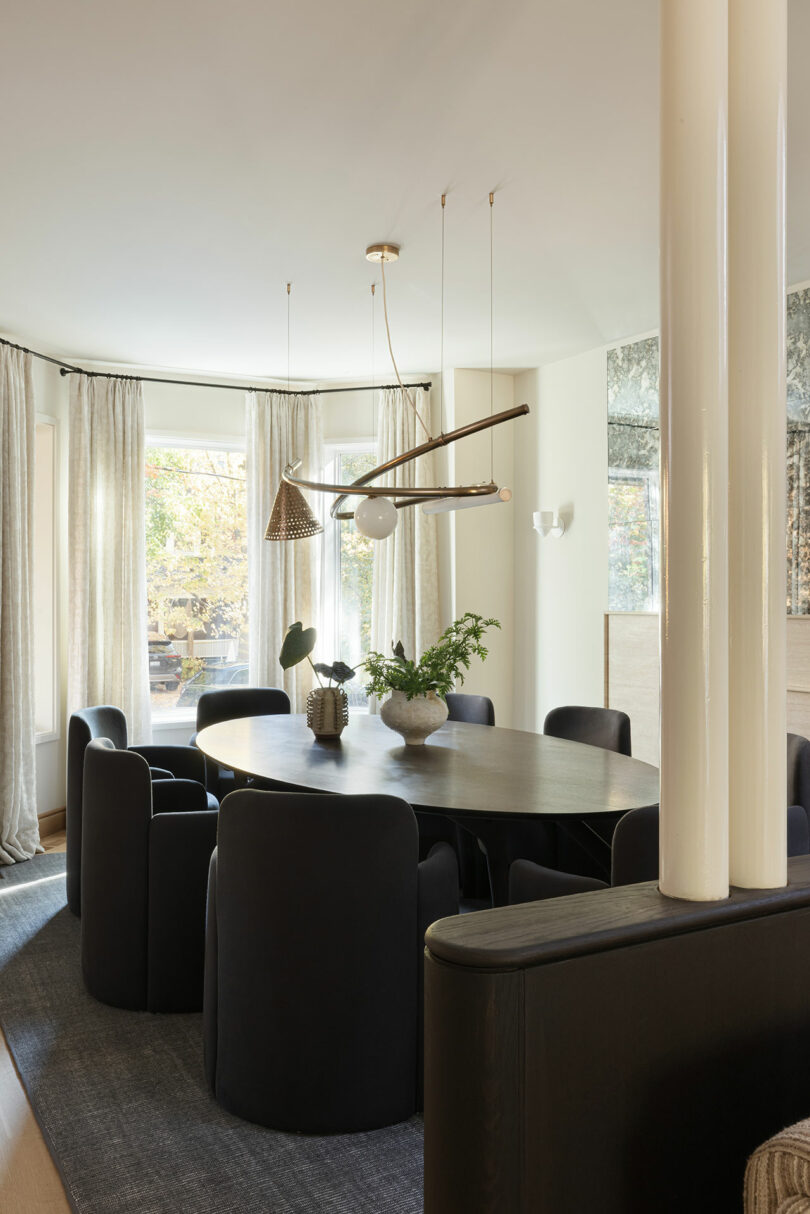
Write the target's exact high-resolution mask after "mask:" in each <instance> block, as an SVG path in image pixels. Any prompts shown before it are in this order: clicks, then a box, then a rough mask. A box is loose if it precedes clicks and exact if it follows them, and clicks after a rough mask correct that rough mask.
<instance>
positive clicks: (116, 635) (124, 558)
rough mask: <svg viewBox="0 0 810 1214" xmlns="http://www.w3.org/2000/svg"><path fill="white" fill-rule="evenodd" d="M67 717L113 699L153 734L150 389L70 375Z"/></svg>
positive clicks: (140, 734) (139, 738)
mask: <svg viewBox="0 0 810 1214" xmlns="http://www.w3.org/2000/svg"><path fill="white" fill-rule="evenodd" d="M68 459H69V474H68V476H69V493H68V545H69V552H70V582H69V587H70V592H69V616H68V692H67V711H68V715H69V714H70V713H71V712H73V711H75V709H77V708H86V707H88V706H90V705H93V704H114V705H115V706H116V707H117V708H120V709H121V710H122V712H123V713H124V715H125V716H126V718H127V730H128V735H129V739H130V742H132V743H134V744H143V743H145V742H149V741H151V733H152V731H151V723H150V715H149V667H148V649H147V619H146V539H145V518H144V429H143V396H142V390H141V384H140V382H139V381H137V380H131V379H116V378H111V377H107V376H86V375H72V376H71V377H70V443H69V456H68Z"/></svg>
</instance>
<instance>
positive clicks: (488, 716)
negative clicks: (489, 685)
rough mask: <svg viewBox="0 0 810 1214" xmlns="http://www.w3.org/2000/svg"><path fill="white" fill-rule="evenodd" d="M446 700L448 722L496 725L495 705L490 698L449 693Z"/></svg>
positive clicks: (454, 692) (457, 692) (455, 692)
mask: <svg viewBox="0 0 810 1214" xmlns="http://www.w3.org/2000/svg"><path fill="white" fill-rule="evenodd" d="M444 698H445V700H446V702H447V719H448V721H467V722H468V723H469V724H470V725H494V724H495V705H494V704H493V703H492V700H490V698H489V696H474V695H468V694H467V693H466V692H460V691H448V693H447V695H446V696H445V697H444Z"/></svg>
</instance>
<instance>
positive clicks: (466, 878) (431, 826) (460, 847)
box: [416, 691, 495, 899]
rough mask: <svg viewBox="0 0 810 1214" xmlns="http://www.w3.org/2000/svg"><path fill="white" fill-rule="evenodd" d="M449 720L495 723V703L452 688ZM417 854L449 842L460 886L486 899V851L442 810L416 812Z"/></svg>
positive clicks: (484, 723)
mask: <svg viewBox="0 0 810 1214" xmlns="http://www.w3.org/2000/svg"><path fill="white" fill-rule="evenodd" d="M445 700H446V702H447V719H448V721H466V722H467V723H468V724H470V725H494V724H495V706H494V704H493V703H492V700H490V698H489V696H474V695H467V694H465V693H462V692H456V691H451V692H448V693H447V695H446V696H445ZM416 822H417V825H418V827H419V855H420V858H424V857H425V856H426V855H427V854H428V852H429V851H430V849H431V847H433V845H434V844H435V843H438V842H444V843H449V844H450V846H451V847H452V848H453V850H454V851H455V853H456V856H457V858H458V867H459V873H460V877H461V889H462V892H463V894H464V895H465V896H466V897H467V898H476V899H486V898H487V897H488V895H489V892H490V890H489V876H488V875H487V862H486V856H485V852H484V851H483V849H482V848H481V847H479V845H478V840H477V839H476V837H475V835H474V834H471V833H470V831H468V830H466V829H465V827H463V826H459V825H458V824H457V823H455V822H451V820H450V819H449V818H443V817H442V816H441V814H425V813H417V815H416Z"/></svg>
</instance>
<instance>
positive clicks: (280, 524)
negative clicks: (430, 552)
mask: <svg viewBox="0 0 810 1214" xmlns="http://www.w3.org/2000/svg"><path fill="white" fill-rule="evenodd" d="M445 202H446V195H445V194H442V357H441V363H442V367H441V372H442V397H443V396H444V374H443V372H444V243H445V241H444V212H445ZM493 203H494V194H490V195H489V206H490V415H489V417H482V418H480V419H479V420H477V421H474V422H470V423H469V424H468V425H466V426H460V427H458V429H456V430H451V431H449V432H448V433H444V432H443V431H442V433H440V434H439V435H438V436H437V437H436V438H434V437H432V436H431V434H430V432H429V430H428V429H427V426H426V425H425V422H424V420H423V419H422V417H421V416H420V414H419V410H418V409H417V407H416V404H415V402H414V400H413V398H412V396H411V394H410V392H409V391H408V388H407V387H406V386H405V384H403V382H402V377H401V376H400V373H399V369H398V367H397V364H396V359H395V358H394V351H393V347H392V344H391V331H390V327H389V324H388V301H387V295H386V282H385V267H386V264H388V263H390V262H394V261H397V260H398V258H399V253H400V247H399V245H396V244H392V243H384V244H373V245H369V247H368V248H367V249H366V258H367V260H368V261H371V262H375V263H377V264H379V266H380V272H381V275H382V287H383V313H384V316H385V330H386V336H387V339H388V351H389V354H390V357H391V364H392V366H393V368H394V373H395V375H396V379H397V383H398V384H399V386H400V388H401V390H402V392H403V393H404V395H405V398H406V400H407V402H408V404H409V406H410V407H411V409H412V410H413V412H414V415H415V417H416V419H417V422H418V423H419V425H420V426H421V428H422V430H423V431H424V433H425V441H424V442H423V443H420V444H419V446H417V447H412V448H410V450H408V451H403V453H402V454H401V455H396V456H394V458H393V459H389V460H387V461H386V462H385V463H382V464H379V465H378V466H377V467H376V468H373V469H372V470H371V471H370V472H367V473H365V474H364V475H363V476H360V477H358V478H357V479H356V480H355V481H353V482H352V483H351V484H350V485H336V484H330V483H328V482H324V481H313V480H306V479H304V478H303V477H301V476H297V475H296V473H297V472H298V469H299V468H300V467H301V460H294V461H293V463H291V464H287V466H286V467H285V468H284V471H283V473H282V483H281V485H280V486H279V490H278V494H277V496H276V501H275V504H274V506H273V514H272V516H271V519H270V524H269V525H268V528H267V533H266V535H265V538H266V539H297V538H299V537H301V536H303V535H315V534H316V533H317V532H319V531H322V530H323V528H322V526H321V524H320V523H319V522H318V520H317V519H316V518H315V516H314V514H313V513H312V511H311V510H310V508H309V506H308V505H307V503H306V501H305V499H304V497H303V495H302V494H301V492H300V491H301V490H302V489H309V490H311V491H313V492H315V493H328V494H335V495H336V497H335V500H334V501H333V502H332V505H331V507H330V510H329V514H330V516H331V518H333V519H354V520H355V525H356V526H357V528H358V530H359V531H361V532H362V533H363V534H364V535H368V536H370V537H371V538H372V539H385V538H386V537H387V536H389V535H390V534H391V533H392V532H393V530H394V528H395V527H396V525H397V511H398V510H402V509H404V508H406V507H408V506H418V505H421V506H422V507H423V509H424V510H425V512H426V513H435V512H437V511H439V510H454V509H461V508H463V507H466V506H477V505H482V506H483V505H490V504H496V503H501V502H508V501H509V500H510V499H511V497H512V493H511V490H509V489H506V488H499V487H498V485H497V484H496V483H495V481H494V479H493V474H492V469H490V480H489V481H486V482H483V483H481V484H475V485H435V486H432V487H419V488H409V487H404V486H403V487H396V488H392V487H391V486H382V485H380V486H378V485H374V484H373V482H374V481H376V480H377V479H378V478H379V477H381V476H384V475H386V473H388V472H391V471H393V469H395V468H399V467H401V466H402V465H403V464H407V463H410V462H411V461H412V460H415V459H418V458H419V457H420V456H421V455H426V454H427V453H428V452H430V451H435V450H436V449H437V448H439V447H446V446H449V445H450V444H451V443H455V442H458V441H459V439H462V438H468V437H469V436H470V435H472V434H478V433H480V432H481V431H482V430H489V429H492V428H493V427H495V426H499V425H501V424H502V423H503V422H508V421H512V420H513V419H514V418H516V417H522V416H524V415H525V414H527V413H528V412H529V406H528V405H525V404H524V405H516V406H515V407H514V408H512V409H505V410H503V411H502V412H500V413H494V412H493V409H492V403H493V388H492V385H493V369H494V368H493V359H492V353H493V347H492V207H493ZM373 292H374V288H373V286H372V294H373ZM287 293H288V297H289V284H288V286H287ZM287 332H288V363H289V299H288V313H287ZM441 412H442V416H443V412H444V410H443V400H442V409H441ZM491 450H492V448H491ZM291 493H295V494H296V495H297V496H296V498H295V499H292V500H293V501H294V505H293V506H292V507H290V506H288V505H287V502H288V501H289V500H290V499H289V498H288V497H287V495H288V494H291ZM351 497H362V498H363V499H364V500H363V501H362V502H360V503H359V505H358V506H356V507H355V508H354V509H351V510H347V509H343V508H342V507H343V505H344V503H345V502H346V500H347V498H351ZM285 511H289V516H290V517H289V523H286V522H285V521H284V519H285V517H286V516H285ZM274 520H275V526H274ZM299 527H300V528H301V529H300V530H299V529H298V528H299ZM307 527H309V528H310V529H309V530H307V529H306V528H307Z"/></svg>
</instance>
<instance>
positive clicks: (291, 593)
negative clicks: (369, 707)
mask: <svg viewBox="0 0 810 1214" xmlns="http://www.w3.org/2000/svg"><path fill="white" fill-rule="evenodd" d="M246 409H247V419H246V432H247V497H248V604H249V607H248V618H249V620H250V646H249V652H250V681H251V683H252V684H253V685H254V686H263V687H283V688H284V690H285V691H286V692H287V694H288V695H289V697H290V700H291V702H292V709H293V712H303V711H304V709H305V707H306V697H307V693H308V692H309V690H310V688H311V687H312V683H313V675H312V671H311V669H310V666H309V664H308V663H302V664H301V665H299V666H293V668H292V669H291V670H286V671H283V670H282V669H281V666H280V665H279V661H278V655H279V652H280V650H281V643H282V641H283V640H284V634H285V632H286V631H287V628H288V627H289V626H290V624H293V623H294V622H295V621H296V620H301V622H302V623H303V625H304V627H305V628H308V627H310V626H314V627H315V628H317V627H318V623H319V619H318V614H319V612H318V607H319V600H320V595H319V570H320V565H321V543H322V537H321V536H320V535H316V536H311V537H309V538H307V539H300V540H273V541H269V540H265V538H264V533H265V530H266V528H267V521H268V519H269V518H270V511H271V510H272V507H273V502H274V500H275V496H276V491H277V490H278V487H279V484H280V483H281V473H282V471H283V469H284V466H285V464H289V463H292V462H293V461H294V460H296V459H300V460H301V461H302V467H301V474H302V475H303V476H306V477H309V478H312V479H317V477H318V475H319V473H320V469H321V467H322V464H323V453H322V451H323V447H322V438H321V433H322V429H321V406H320V401H319V400H318V398H317V397H315V398H313V397H311V396H306V395H294V396H282V395H279V394H278V393H274V392H249V393H248V394H247V397H246ZM310 502H311V505H312V506H313V509H314V510H315V512H316V514H317V513H319V503H317V502H313V501H312V500H311V498H310ZM320 656H321V660H328V661H331V656H332V655H327V657H326V658H323V655H320ZM315 660H317V658H316V659H315Z"/></svg>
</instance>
